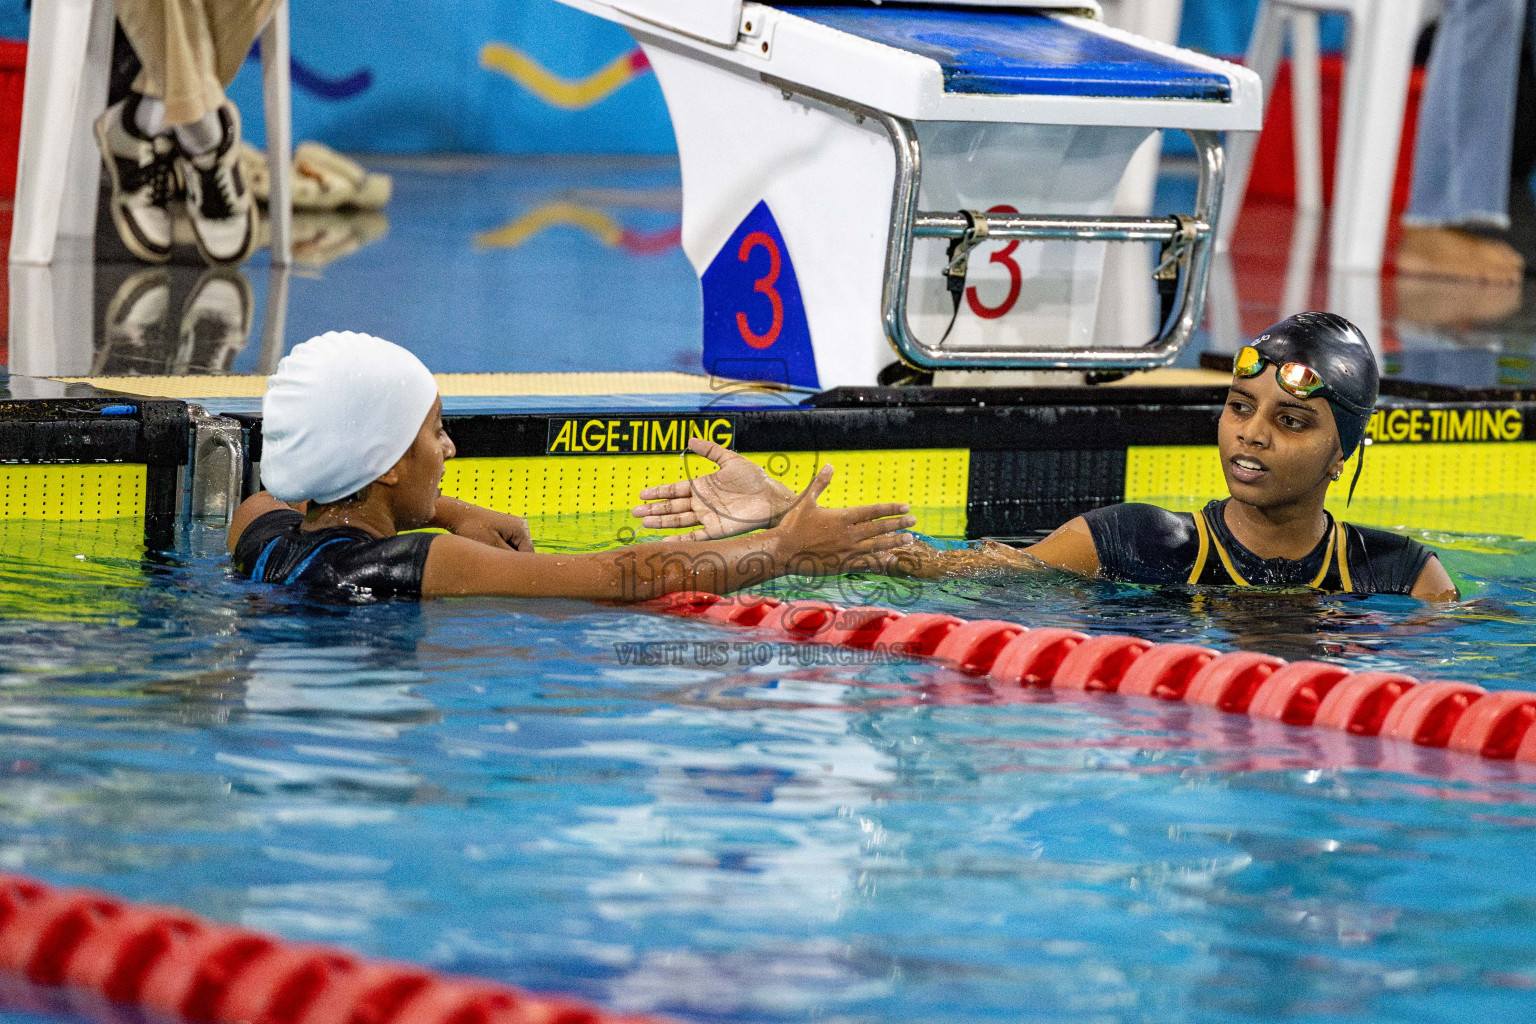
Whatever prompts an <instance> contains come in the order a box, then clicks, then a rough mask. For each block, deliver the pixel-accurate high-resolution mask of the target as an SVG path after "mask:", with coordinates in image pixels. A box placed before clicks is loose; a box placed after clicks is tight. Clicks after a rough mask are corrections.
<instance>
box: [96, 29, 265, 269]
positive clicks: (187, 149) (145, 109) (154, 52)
mask: <svg viewBox="0 0 1536 1024" xmlns="http://www.w3.org/2000/svg"><path fill="white" fill-rule="evenodd" d="M275 2H276V0H117V15H118V20H119V21H121V22H122V25H123V31H124V33H125V34H126V35H127V36H128V39H129V42H131V43H132V44H133V48H134V52H135V53H137V54H138V57H139V60H140V62H141V63H142V64H143V71H142V72H141V73H140V75H139V77H138V79H137V80H136V81H135V82H134V86H133V92H132V93H131V94H130V95H129V96H128V98H127V99H125V100H124V101H123V102H122V103H121V104H118V105H117V106H115V107H113V108H112V109H110V110H108V111H107V113H106V114H104V115H103V118H102V124H100V125H98V130H97V131H98V137H99V138H100V139H101V141H102V150H103V155H104V156H106V157H107V159H108V164H109V166H110V165H112V164H113V163H114V161H116V162H117V164H118V166H119V167H120V168H124V169H130V168H128V167H127V165H126V164H125V163H124V160H125V158H136V159H138V160H140V161H141V162H142V161H143V160H144V159H145V156H144V154H145V153H146V152H152V153H153V160H154V162H155V164H156V165H157V166H163V164H164V163H165V161H166V160H167V159H169V160H170V161H171V162H172V163H173V164H174V167H175V175H174V178H175V180H176V181H177V182H179V185H180V186H181V187H182V188H183V189H184V190H185V195H186V200H187V203H186V205H187V212H188V214H189V215H190V216H191V220H192V225H193V228H194V233H195V235H196V237H197V243H198V249H199V250H200V251H201V252H202V254H203V256H204V258H206V259H207V260H208V261H209V262H211V263H235V262H239V261H240V260H243V259H244V258H245V257H246V256H248V255H249V254H250V251H251V249H252V248H254V246H255V241H256V211H255V204H254V203H253V202H252V200H251V195H250V190H249V188H248V187H247V185H246V183H245V181H244V180H243V178H242V176H241V174H240V171H239V164H238V156H239V146H240V115H239V111H237V110H236V109H235V107H234V105H233V104H232V103H230V102H229V101H228V100H227V99H226V98H225V95H224V88H225V87H226V86H227V85H228V84H229V83H230V82H231V81H232V80H233V79H234V77H235V74H236V73H237V72H238V71H239V70H240V65H241V63H242V62H243V61H244V60H245V56H246V54H247V53H249V52H250V48H251V44H252V42H254V41H255V38H256V35H257V33H258V32H260V31H261V29H262V27H263V26H265V24H266V22H267V19H268V18H269V17H270V15H271V11H272V7H273V5H274V3H275ZM167 150H168V151H169V156H168V157H167V155H166V154H167ZM140 176H141V177H142V176H148V172H146V174H145V175H140ZM156 176H157V178H158V179H161V180H163V179H164V177H165V175H164V173H163V171H159V172H157V173H156ZM122 177H124V176H123V175H114V176H113V183H114V200H115V202H114V204H113V205H114V219H116V220H117V222H118V227H119V230H120V232H121V231H122V230H123V227H124V220H125V219H127V220H130V221H131V220H132V219H133V218H132V217H125V216H119V211H120V210H121V211H128V212H131V211H132V210H134V209H135V205H136V206H137V209H138V211H139V212H140V214H141V215H143V216H149V217H153V216H154V215H155V211H154V209H153V207H154V205H155V204H154V202H153V200H156V199H160V198H162V197H163V195H164V192H165V189H164V187H157V188H155V189H153V190H148V191H147V192H146V190H144V189H141V190H140V191H139V192H138V193H134V194H132V195H129V194H127V193H126V192H124V191H123V190H120V189H118V188H117V185H118V182H119V178H122ZM126 177H127V179H128V183H132V182H133V181H136V180H137V178H136V177H135V176H134V175H133V174H129V175H127V176H126ZM146 195H147V196H148V199H147V200H146V198H145V197H146ZM163 205H164V204H163V203H161V206H162V207H163ZM131 226H132V225H131V224H130V227H131ZM124 241H125V242H129V247H130V248H131V249H135V251H136V252H138V253H139V255H141V256H144V255H145V253H144V252H141V251H140V248H141V247H136V246H135V245H133V244H132V242H130V241H129V237H128V235H127V234H125V235H124ZM153 255H158V253H154V254H152V256H151V257H149V258H152V257H153ZM165 255H169V239H168V218H167V244H166V247H165ZM161 258H163V257H161Z"/></svg>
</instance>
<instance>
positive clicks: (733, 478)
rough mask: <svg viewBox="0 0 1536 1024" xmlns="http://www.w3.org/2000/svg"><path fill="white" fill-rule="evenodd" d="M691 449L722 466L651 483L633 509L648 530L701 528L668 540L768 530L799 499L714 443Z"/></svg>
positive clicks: (695, 442) (699, 442)
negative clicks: (668, 481) (673, 480)
mask: <svg viewBox="0 0 1536 1024" xmlns="http://www.w3.org/2000/svg"><path fill="white" fill-rule="evenodd" d="M688 449H689V451H691V452H693V453H694V454H695V455H700V456H703V457H704V458H706V459H708V460H709V461H710V462H713V463H714V464H715V465H716V466H718V467H720V468H719V469H717V470H715V472H713V473H710V474H708V475H706V476H700V477H695V478H693V479H692V480H679V481H678V482H677V483H673V484H663V485H662V486H660V487H647V488H646V489H645V490H643V491H641V492H640V500H641V501H642V502H645V503H646V504H642V505H636V506H635V507H634V509H632V510H631V512H630V514H631V515H633V516H634V517H635V518H637V519H639V520H640V522H641V525H642V526H644V527H645V528H646V529H648V530H670V529H679V528H686V527H689V526H696V527H698V529H696V530H694V531H693V532H691V533H685V534H679V535H675V536H671V537H667V538H665V539H666V540H674V541H675V540H718V539H719V538H721V537H733V536H735V535H736V534H738V533H750V532H751V531H753V530H761V529H765V528H766V527H770V526H773V525H775V524H776V523H778V522H779V520H780V519H782V518H783V517H784V514H785V513H786V512H788V511H789V510H790V509H791V508H792V507H794V504H795V502H796V501H798V500H799V495H797V494H795V492H794V491H792V490H790V489H789V488H788V487H786V486H784V485H783V484H782V483H780V482H779V481H777V480H774V479H772V478H771V477H769V476H768V474H767V473H765V472H763V469H762V467H761V466H759V465H757V464H756V463H754V462H750V461H748V460H747V459H744V458H742V457H741V456H740V455H737V454H736V453H735V452H733V451H730V450H728V449H725V448H722V447H720V446H719V445H718V444H715V443H714V442H713V441H706V440H704V439H703V438H702V437H691V438H689V439H688ZM823 486H825V485H823ZM817 493H818V494H819V493H820V491H818V492H817ZM903 511H905V508H903ZM884 514H886V515H889V514H890V513H884Z"/></svg>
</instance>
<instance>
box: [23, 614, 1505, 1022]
mask: <svg viewBox="0 0 1536 1024" xmlns="http://www.w3.org/2000/svg"><path fill="white" fill-rule="evenodd" d="M641 607H643V608H648V609H650V610H653V611H659V612H663V613H666V614H670V615H680V616H685V617H699V618H704V619H708V620H710V621H713V622H721V623H726V624H729V625H735V626H758V627H760V628H767V629H772V630H774V631H775V632H778V633H780V634H788V635H790V636H793V637H795V638H797V639H801V640H807V641H811V642H815V643H824V644H837V645H843V646H848V647H859V648H865V649H868V648H871V647H874V646H876V645H880V646H882V647H886V648H889V649H891V650H897V649H899V650H902V651H904V652H906V653H908V654H911V655H914V656H917V657H924V658H934V659H936V660H938V661H941V662H943V663H944V664H946V665H948V666H950V667H951V668H955V669H958V670H959V671H961V672H964V673H966V674H967V675H975V676H986V677H988V678H989V679H990V680H991V681H992V682H993V683H995V684H997V685H1000V686H1006V687H1051V688H1053V689H1057V690H1069V691H1080V692H1084V693H1119V694H1122V695H1124V696H1127V697H1150V698H1154V699H1157V700H1165V701H1188V702H1190V703H1194V704H1204V705H1207V706H1209V707H1213V708H1217V709H1219V710H1221V711H1226V712H1230V713H1234V714H1248V715H1253V716H1255V717H1258V718H1269V719H1273V720H1275V721H1279V722H1284V723H1285V724H1287V725H1296V726H1318V727H1321V728H1325V729H1336V730H1338V731H1340V732H1347V733H1351V734H1353V735H1356V736H1382V737H1387V738H1390V739H1396V740H1405V741H1407V742H1409V743H1414V744H1417V745H1419V746H1423V747H1440V748H1449V749H1451V750H1455V751H1459V752H1461V753H1466V754H1475V755H1478V756H1480V757H1484V758H1488V759H1490V760H1502V761H1508V760H1515V761H1520V762H1525V763H1529V764H1536V692H1529V691H1524V690H1511V691H1502V692H1496V693H1489V692H1488V691H1487V690H1485V689H1483V688H1482V687H1481V686H1474V685H1472V684H1470V683H1454V682H1445V681H1434V682H1428V683H1421V682H1419V681H1417V680H1415V679H1413V678H1412V677H1411V676H1405V675H1402V674H1400V673H1396V672H1359V673H1352V672H1350V671H1349V670H1348V669H1346V668H1344V667H1342V666H1340V665H1331V664H1327V663H1325V662H1317V661H1298V662H1286V661H1285V660H1283V659H1281V658H1275V657H1271V656H1270V655H1267V654H1257V653H1254V652H1251V651H1236V652H1231V653H1227V654H1221V653H1219V652H1217V651H1213V650H1211V649H1210V648H1208V647H1199V646H1196V645H1194V644H1154V643H1151V642H1149V641H1146V640H1142V639H1140V638H1137V637H1131V636H1119V635H1100V636H1089V635H1088V634H1086V633H1079V632H1078V631H1076V630H1072V629H1058V628H1041V629H1026V628H1025V627H1024V626H1022V625H1020V624H1018V623H1016V622H1004V621H1001V620H998V619H981V620H978V621H975V622H967V621H966V620H965V619H962V618H959V617H958V616H954V615H940V614H936V613H932V612H916V613H913V614H910V615H903V614H902V613H901V612H897V611H893V610H891V609H888V608H877V607H872V606H864V607H859V608H838V606H837V605H834V604H829V603H827V602H825V601H791V602H789V603H787V604H786V603H784V602H780V601H778V600H776V599H774V598H771V597H760V596H754V595H738V596H735V597H725V598H721V597H716V596H715V595H713V594H691V593H681V594H668V595H667V596H666V597H663V598H659V599H657V600H655V601H648V602H646V603H645V604H643V605H641ZM897 645H902V646H901V647H900V648H898V647H897ZM3 908H4V903H3V897H0V920H3V918H4V909H3ZM253 1024H254V1022H253ZM295 1024H297V1022H295ZM303 1024H319V1022H312V1021H305V1022H303Z"/></svg>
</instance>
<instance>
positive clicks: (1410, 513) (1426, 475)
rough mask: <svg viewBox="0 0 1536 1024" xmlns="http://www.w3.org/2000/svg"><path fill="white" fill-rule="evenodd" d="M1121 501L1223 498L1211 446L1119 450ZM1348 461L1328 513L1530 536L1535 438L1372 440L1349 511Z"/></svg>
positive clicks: (1193, 503) (1379, 522) (1194, 504)
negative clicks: (1121, 460)
mask: <svg viewBox="0 0 1536 1024" xmlns="http://www.w3.org/2000/svg"><path fill="white" fill-rule="evenodd" d="M1125 454H1126V458H1125V500H1126V501H1145V502H1151V503H1152V504H1156V505H1162V506H1164V507H1166V508H1173V509H1177V510H1179V511H1189V510H1191V509H1195V508H1199V507H1200V506H1202V505H1204V504H1205V503H1206V502H1207V501H1209V500H1210V499H1211V498H1220V497H1224V496H1225V495H1226V493H1227V485H1226V481H1225V479H1224V478H1223V476H1222V473H1221V460H1220V457H1219V456H1218V454H1217V449H1216V447H1215V446H1214V445H1170V446H1158V447H1145V448H1128V449H1126V453H1125ZM1354 472H1355V460H1354V459H1351V460H1350V461H1349V463H1348V464H1347V465H1346V466H1345V467H1344V475H1343V476H1342V477H1341V478H1340V480H1339V483H1338V484H1336V485H1334V487H1333V489H1332V491H1331V492H1330V494H1329V498H1328V510H1329V511H1330V512H1332V513H1333V514H1334V515H1335V516H1338V517H1339V518H1341V519H1345V520H1347V521H1349V522H1352V523H1359V524H1360V525H1362V526H1388V527H1399V528H1401V527H1412V528H1414V529H1419V530H1447V531H1453V532H1456V533H1498V534H1503V535H1505V536H1516V537H1523V538H1536V504H1533V503H1532V502H1530V500H1529V499H1528V497H1527V495H1529V494H1530V493H1531V491H1532V488H1533V487H1536V442H1527V441H1516V442H1508V441H1506V442H1486V443H1484V442H1473V443H1462V444H1456V443H1450V444H1445V443H1435V442H1422V443H1419V444H1373V445H1371V446H1370V447H1369V448H1368V449H1367V450H1366V453H1365V471H1364V472H1362V473H1361V474H1360V485H1359V487H1358V488H1356V490H1355V500H1354V503H1353V504H1352V505H1350V506H1349V507H1348V508H1346V507H1345V500H1346V498H1347V497H1348V494H1349V480H1350V478H1351V476H1353V474H1354Z"/></svg>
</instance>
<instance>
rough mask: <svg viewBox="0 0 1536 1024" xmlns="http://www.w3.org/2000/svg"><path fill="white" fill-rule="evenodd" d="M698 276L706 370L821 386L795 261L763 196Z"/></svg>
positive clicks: (748, 378) (799, 384) (739, 378)
mask: <svg viewBox="0 0 1536 1024" xmlns="http://www.w3.org/2000/svg"><path fill="white" fill-rule="evenodd" d="M701 283H702V285H703V291H704V369H705V370H706V371H708V372H709V373H712V374H715V375H718V376H721V377H731V378H735V379H738V380H765V381H773V382H775V383H778V384H790V385H794V386H797V387H810V388H816V387H820V386H821V384H820V382H819V381H818V380H817V375H816V358H815V355H814V353H813V351H812V349H811V331H810V325H809V324H808V323H807V321H806V316H805V304H804V302H803V301H802V300H801V298H800V283H799V281H798V280H797V279H796V277H795V265H794V262H793V261H792V260H791V259H790V256H789V249H788V247H787V246H786V245H785V244H784V236H783V235H782V234H781V233H780V231H779V225H778V224H777V223H776V222H775V221H774V219H773V214H772V212H770V211H769V209H768V204H767V203H765V202H760V203H758V204H757V206H755V207H753V209H752V212H751V213H749V214H747V216H746V217H745V218H744V219H743V220H742V222H741V223H740V224H738V225H737V226H736V230H735V231H734V232H733V233H732V234H731V237H730V238H728V239H727V240H726V242H725V245H723V246H721V247H720V252H719V253H718V254H717V255H716V256H715V259H714V261H713V262H712V263H710V265H709V268H708V269H707V270H705V271H704V273H703V275H702V282H701Z"/></svg>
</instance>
